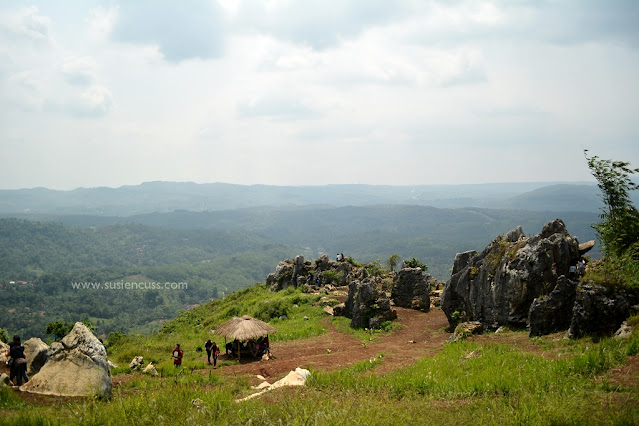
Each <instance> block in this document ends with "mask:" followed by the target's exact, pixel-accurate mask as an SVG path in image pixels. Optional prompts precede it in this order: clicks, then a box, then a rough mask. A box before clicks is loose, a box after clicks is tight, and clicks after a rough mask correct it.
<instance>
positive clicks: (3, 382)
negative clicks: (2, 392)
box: [0, 373, 13, 388]
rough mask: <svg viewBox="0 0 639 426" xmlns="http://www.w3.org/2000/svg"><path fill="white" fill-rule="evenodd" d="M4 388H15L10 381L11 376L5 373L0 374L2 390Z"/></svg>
mask: <svg viewBox="0 0 639 426" xmlns="http://www.w3.org/2000/svg"><path fill="white" fill-rule="evenodd" d="M4 386H13V383H11V380H9V376H7V375H6V374H5V373H2V374H0V388H1V387H4Z"/></svg>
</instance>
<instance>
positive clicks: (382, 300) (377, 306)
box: [344, 279, 397, 328]
mask: <svg viewBox="0 0 639 426" xmlns="http://www.w3.org/2000/svg"><path fill="white" fill-rule="evenodd" d="M344 314H345V316H346V317H347V318H350V319H351V327H352V328H379V326H380V325H381V324H382V323H383V322H384V321H391V320H394V319H396V318H397V312H396V311H395V310H394V309H392V307H391V304H390V299H389V298H388V297H386V296H385V295H384V294H383V293H381V292H380V291H378V290H377V284H376V283H375V281H374V280H373V279H366V280H364V281H353V282H351V283H350V284H349V286H348V297H347V298H346V302H345V309H344Z"/></svg>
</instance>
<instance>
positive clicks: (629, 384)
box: [608, 355, 639, 392]
mask: <svg viewBox="0 0 639 426" xmlns="http://www.w3.org/2000/svg"><path fill="white" fill-rule="evenodd" d="M608 383H609V384H610V385H611V386H613V387H614V386H618V387H620V388H621V389H630V390H633V391H634V392H639V355H632V356H629V357H628V358H627V359H626V362H625V363H624V364H623V365H622V366H620V367H616V368H613V369H611V370H610V371H609V372H608Z"/></svg>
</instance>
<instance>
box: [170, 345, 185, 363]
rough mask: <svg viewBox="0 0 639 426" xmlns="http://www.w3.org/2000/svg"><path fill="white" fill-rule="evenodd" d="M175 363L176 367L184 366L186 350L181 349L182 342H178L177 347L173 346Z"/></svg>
mask: <svg viewBox="0 0 639 426" xmlns="http://www.w3.org/2000/svg"><path fill="white" fill-rule="evenodd" d="M172 355H173V365H175V366H176V367H180V366H182V357H183V356H184V351H183V350H182V349H180V344H179V343H176V344H175V348H173V352H172Z"/></svg>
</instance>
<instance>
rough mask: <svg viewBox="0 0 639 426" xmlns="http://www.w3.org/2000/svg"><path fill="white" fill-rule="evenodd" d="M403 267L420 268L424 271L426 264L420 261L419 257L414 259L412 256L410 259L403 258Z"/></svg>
mask: <svg viewBox="0 0 639 426" xmlns="http://www.w3.org/2000/svg"><path fill="white" fill-rule="evenodd" d="M404 267H405V268H421V269H422V271H424V272H426V271H427V270H428V265H426V264H425V263H423V262H421V261H420V260H419V259H416V258H414V257H413V258H412V259H408V260H404Z"/></svg>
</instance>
